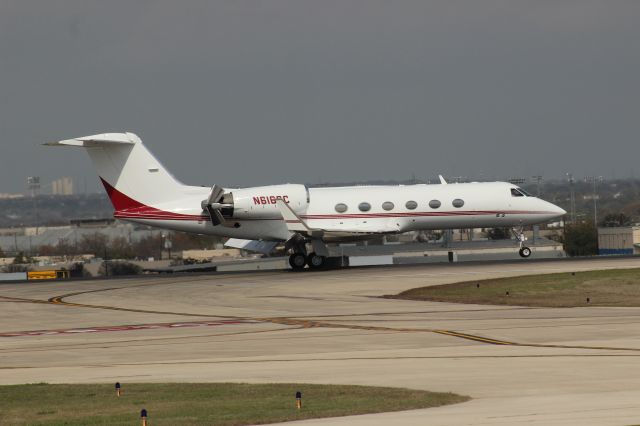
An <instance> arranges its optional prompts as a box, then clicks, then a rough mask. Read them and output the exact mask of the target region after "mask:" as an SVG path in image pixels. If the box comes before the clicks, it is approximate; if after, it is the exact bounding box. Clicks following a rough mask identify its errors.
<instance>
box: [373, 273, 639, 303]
mask: <svg viewBox="0 0 640 426" xmlns="http://www.w3.org/2000/svg"><path fill="white" fill-rule="evenodd" d="M384 297H386V298H393V299H407V300H428V301H434V302H451V303H471V304H479V305H512V306H535V307H554V308H559V307H577V306H621V307H622V306H626V307H637V306H640V269H609V270H602V271H586V272H569V273H559V274H544V275H530V276H521V277H509V278H497V279H489V280H478V281H465V282H460V283H455V284H444V285H436V286H429V287H420V288H414V289H411V290H407V291H403V292H402V293H399V294H397V295H387V296H384Z"/></svg>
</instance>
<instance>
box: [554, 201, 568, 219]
mask: <svg viewBox="0 0 640 426" xmlns="http://www.w3.org/2000/svg"><path fill="white" fill-rule="evenodd" d="M552 206H553V212H554V213H555V214H557V215H558V216H564V215H565V214H567V211H566V210H565V209H563V208H562V207H558V206H556V205H555V204H552Z"/></svg>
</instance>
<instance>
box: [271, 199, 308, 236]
mask: <svg viewBox="0 0 640 426" xmlns="http://www.w3.org/2000/svg"><path fill="white" fill-rule="evenodd" d="M276 206H278V210H280V214H281V215H282V219H284V222H285V223H286V224H287V229H289V231H293V232H301V231H302V232H311V229H309V227H308V226H307V224H306V223H304V221H303V220H302V219H300V217H299V216H298V215H297V214H295V212H294V211H293V210H292V209H291V207H289V204H287V203H286V202H285V201H284V200H281V199H277V200H276Z"/></svg>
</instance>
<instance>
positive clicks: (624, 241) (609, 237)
mask: <svg viewBox="0 0 640 426" xmlns="http://www.w3.org/2000/svg"><path fill="white" fill-rule="evenodd" d="M598 254H600V255H608V254H640V226H622V227H615V228H598Z"/></svg>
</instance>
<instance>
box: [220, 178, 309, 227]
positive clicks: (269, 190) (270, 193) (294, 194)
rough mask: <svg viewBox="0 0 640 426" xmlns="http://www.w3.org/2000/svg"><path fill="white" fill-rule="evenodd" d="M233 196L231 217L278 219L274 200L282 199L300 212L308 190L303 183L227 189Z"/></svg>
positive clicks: (278, 215)
mask: <svg viewBox="0 0 640 426" xmlns="http://www.w3.org/2000/svg"><path fill="white" fill-rule="evenodd" d="M227 191H228V194H230V195H232V196H233V218H234V219H235V218H237V219H246V218H249V219H279V218H282V215H281V214H280V211H279V210H278V206H277V205H276V200H278V199H281V200H284V202H286V203H287V204H289V207H291V209H292V210H293V211H294V212H296V213H298V214H302V213H304V212H305V211H306V210H307V206H308V205H309V191H308V190H307V188H306V187H305V186H304V185H298V184H285V185H269V186H256V187H253V188H242V189H229V190H227Z"/></svg>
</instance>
